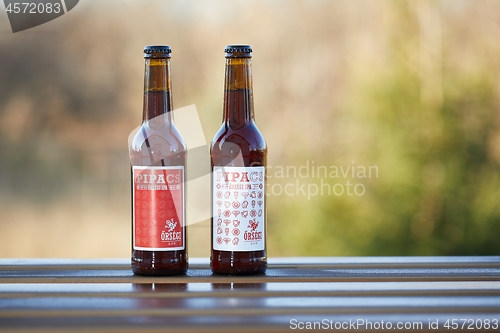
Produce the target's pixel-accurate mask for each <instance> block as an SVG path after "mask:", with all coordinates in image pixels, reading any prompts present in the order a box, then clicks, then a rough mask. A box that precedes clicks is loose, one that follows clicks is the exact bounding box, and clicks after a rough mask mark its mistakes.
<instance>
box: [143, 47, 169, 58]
mask: <svg viewBox="0 0 500 333" xmlns="http://www.w3.org/2000/svg"><path fill="white" fill-rule="evenodd" d="M170 53H172V49H171V48H170V46H168V45H148V46H146V47H145V48H144V58H170Z"/></svg>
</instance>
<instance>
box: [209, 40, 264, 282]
mask: <svg viewBox="0 0 500 333" xmlns="http://www.w3.org/2000/svg"><path fill="white" fill-rule="evenodd" d="M225 52H226V74H225V84H224V115H223V120H222V126H221V128H220V129H219V131H218V132H217V134H216V135H215V137H214V139H213V141H212V145H211V150H210V155H211V163H212V223H211V229H212V230H211V233H212V253H211V257H210V266H211V268H212V271H213V272H214V273H217V274H226V275H249V274H259V273H264V272H265V271H266V268H267V254H266V196H265V180H266V175H265V166H266V157H267V146H266V142H265V141H264V137H263V136H262V134H261V133H260V131H259V130H258V129H257V126H256V124H255V117H254V108H253V89H252V66H251V58H252V48H251V47H250V46H249V45H228V46H227V47H226V49H225Z"/></svg>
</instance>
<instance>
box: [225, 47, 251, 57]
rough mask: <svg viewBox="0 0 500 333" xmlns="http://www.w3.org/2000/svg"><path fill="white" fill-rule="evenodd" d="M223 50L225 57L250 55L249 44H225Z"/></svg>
mask: <svg viewBox="0 0 500 333" xmlns="http://www.w3.org/2000/svg"><path fill="white" fill-rule="evenodd" d="M224 52H226V57H231V58H248V57H251V56H252V47H251V46H250V45H240V44H233V45H228V46H226V48H225V49H224Z"/></svg>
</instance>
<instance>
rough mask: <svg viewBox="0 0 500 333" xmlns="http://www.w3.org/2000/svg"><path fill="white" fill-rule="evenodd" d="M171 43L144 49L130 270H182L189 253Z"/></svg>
mask: <svg viewBox="0 0 500 333" xmlns="http://www.w3.org/2000/svg"><path fill="white" fill-rule="evenodd" d="M170 53H171V49H170V47H169V46H163V45H156V46H146V47H145V48H144V58H145V62H146V66H145V72H144V109H143V114H142V125H141V126H140V128H139V130H138V131H137V133H136V135H135V136H134V138H133V139H132V143H131V146H130V164H131V169H132V170H131V171H132V271H133V272H134V273H135V274H140V275H175V274H183V273H185V272H186V270H187V267H188V257H187V252H186V236H187V235H186V208H185V207H186V205H185V189H184V181H185V178H186V175H185V166H186V145H185V143H184V140H183V138H182V136H181V134H180V133H179V131H178V130H177V128H176V126H175V123H174V119H173V115H172V111H173V104H172V87H171V77H170Z"/></svg>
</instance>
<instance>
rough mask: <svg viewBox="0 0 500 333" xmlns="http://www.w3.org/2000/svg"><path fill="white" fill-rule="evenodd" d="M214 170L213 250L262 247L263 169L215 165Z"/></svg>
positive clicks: (263, 209) (263, 229)
mask: <svg viewBox="0 0 500 333" xmlns="http://www.w3.org/2000/svg"><path fill="white" fill-rule="evenodd" d="M213 171H214V172H213V174H212V184H213V187H212V192H213V193H212V195H213V200H212V205H213V207H212V208H213V215H214V217H213V221H214V223H213V248H214V250H218V251H261V250H264V244H265V234H264V232H265V225H264V223H265V207H264V205H265V202H266V200H265V193H264V189H265V186H264V185H265V184H264V179H265V168H264V167H261V166H260V167H217V166H216V167H214V170H213Z"/></svg>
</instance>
